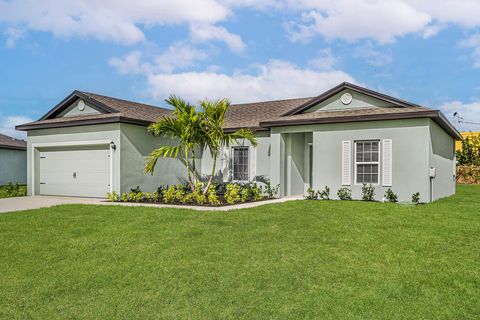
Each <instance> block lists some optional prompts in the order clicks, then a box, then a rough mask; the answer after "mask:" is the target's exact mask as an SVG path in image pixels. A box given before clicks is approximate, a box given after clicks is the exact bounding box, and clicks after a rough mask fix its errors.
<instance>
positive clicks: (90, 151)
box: [40, 147, 110, 198]
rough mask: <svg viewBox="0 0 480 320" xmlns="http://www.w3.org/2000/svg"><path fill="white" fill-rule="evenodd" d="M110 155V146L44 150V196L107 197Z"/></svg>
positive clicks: (41, 168)
mask: <svg viewBox="0 0 480 320" xmlns="http://www.w3.org/2000/svg"><path fill="white" fill-rule="evenodd" d="M109 156H110V151H109V149H108V148H107V147H105V148H104V147H89V148H76V149H48V150H46V149H45V150H40V194H41V195H55V196H75V197H96V198H104V197H105V194H106V193H107V192H108V191H109V190H110V186H109V183H110V161H109Z"/></svg>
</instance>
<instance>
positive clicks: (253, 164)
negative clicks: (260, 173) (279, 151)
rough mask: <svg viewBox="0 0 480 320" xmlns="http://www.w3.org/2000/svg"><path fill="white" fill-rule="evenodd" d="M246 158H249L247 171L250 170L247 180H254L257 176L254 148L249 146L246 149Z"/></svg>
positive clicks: (255, 149) (255, 151)
mask: <svg viewBox="0 0 480 320" xmlns="http://www.w3.org/2000/svg"><path fill="white" fill-rule="evenodd" d="M248 149H249V150H248V151H249V152H248V157H249V159H248V160H249V163H248V166H249V170H250V173H249V174H250V176H249V179H250V181H253V180H255V177H256V176H257V148H256V147H254V146H250V147H249V148H248Z"/></svg>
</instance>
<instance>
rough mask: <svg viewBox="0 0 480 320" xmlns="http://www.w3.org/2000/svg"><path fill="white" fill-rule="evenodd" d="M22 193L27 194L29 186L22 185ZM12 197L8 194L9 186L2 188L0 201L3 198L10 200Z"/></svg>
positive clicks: (0, 187) (0, 189)
mask: <svg viewBox="0 0 480 320" xmlns="http://www.w3.org/2000/svg"><path fill="white" fill-rule="evenodd" d="M20 191H22V192H24V193H26V192H27V186H26V185H21V186H20ZM8 197H10V195H9V194H8V193H7V186H6V185H5V186H0V199H1V198H8Z"/></svg>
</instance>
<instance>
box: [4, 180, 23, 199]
mask: <svg viewBox="0 0 480 320" xmlns="http://www.w3.org/2000/svg"><path fill="white" fill-rule="evenodd" d="M5 193H6V195H7V197H24V196H26V195H27V192H26V191H24V190H22V189H21V187H20V185H19V184H18V183H15V184H13V183H11V182H9V183H8V184H7V185H6V186H5Z"/></svg>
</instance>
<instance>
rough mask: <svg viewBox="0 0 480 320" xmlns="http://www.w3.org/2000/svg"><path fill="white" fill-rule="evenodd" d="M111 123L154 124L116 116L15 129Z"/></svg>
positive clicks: (33, 123) (29, 125) (34, 124)
mask: <svg viewBox="0 0 480 320" xmlns="http://www.w3.org/2000/svg"><path fill="white" fill-rule="evenodd" d="M109 123H128V124H136V125H142V126H148V125H150V124H151V123H152V122H151V121H146V120H140V119H133V118H128V117H123V116H116V117H111V118H102V119H80V120H73V121H72V120H69V121H62V122H53V123H35V122H32V123H27V124H22V125H18V126H16V127H15V129H16V130H19V131H29V130H38V129H52V128H66V127H76V126H88V125H101V124H109Z"/></svg>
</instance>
